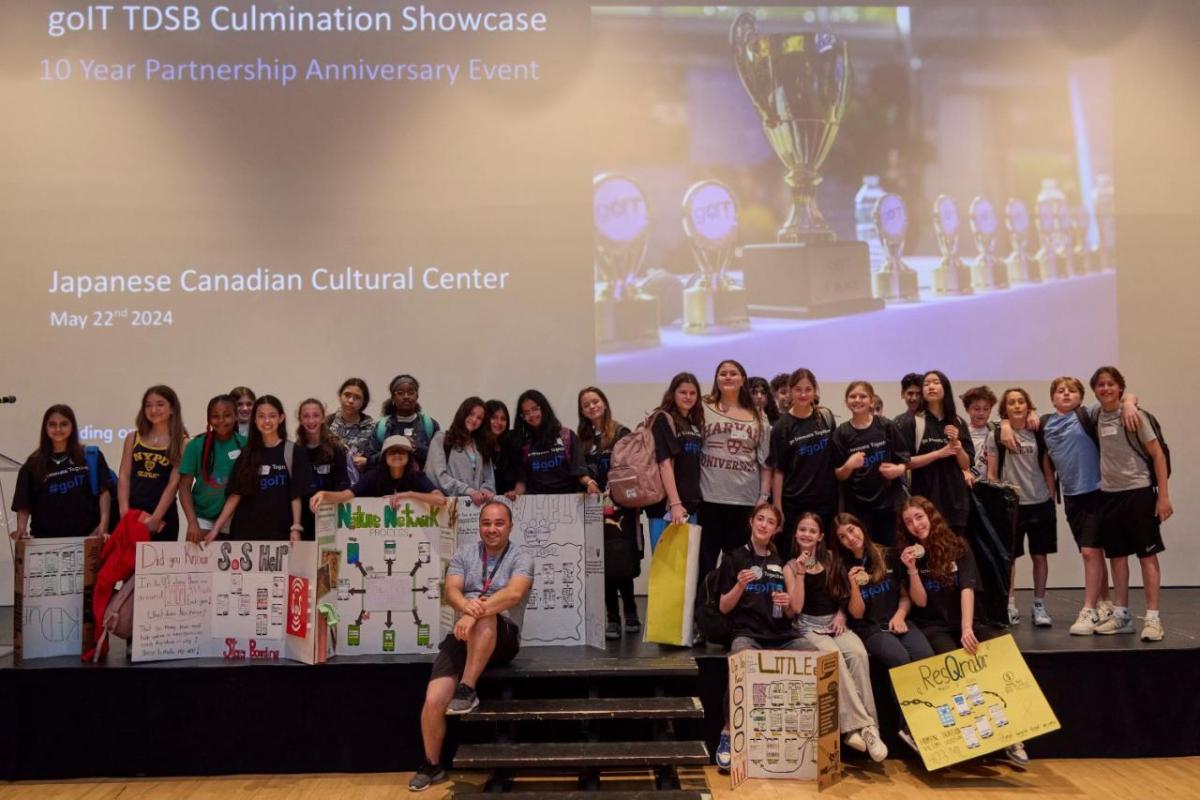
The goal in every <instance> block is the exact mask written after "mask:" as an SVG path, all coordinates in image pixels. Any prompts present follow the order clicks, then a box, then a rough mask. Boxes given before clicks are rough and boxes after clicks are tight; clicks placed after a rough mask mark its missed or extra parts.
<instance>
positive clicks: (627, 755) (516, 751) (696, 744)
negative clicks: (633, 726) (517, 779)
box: [454, 741, 709, 769]
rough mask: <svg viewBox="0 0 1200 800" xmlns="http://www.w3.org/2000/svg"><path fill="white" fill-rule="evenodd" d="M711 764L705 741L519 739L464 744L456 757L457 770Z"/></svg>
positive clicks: (455, 766)
mask: <svg viewBox="0 0 1200 800" xmlns="http://www.w3.org/2000/svg"><path fill="white" fill-rule="evenodd" d="M707 763H709V758H708V748H706V747H705V746H704V742H700V741H683V742H516V743H512V744H494V743H493V744H464V745H463V746H462V747H460V748H458V753H457V754H456V755H455V756H454V768H455V769H494V768H497V767H514V768H524V769H559V768H564V767H594V768H597V769H604V768H619V767H658V766H664V765H667V764H673V765H675V766H692V765H696V766H703V765H705V764H707Z"/></svg>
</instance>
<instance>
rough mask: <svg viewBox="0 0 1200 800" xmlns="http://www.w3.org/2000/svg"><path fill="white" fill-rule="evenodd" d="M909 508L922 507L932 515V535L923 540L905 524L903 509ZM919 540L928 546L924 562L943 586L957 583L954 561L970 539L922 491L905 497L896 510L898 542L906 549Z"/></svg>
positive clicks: (928, 515) (930, 532)
mask: <svg viewBox="0 0 1200 800" xmlns="http://www.w3.org/2000/svg"><path fill="white" fill-rule="evenodd" d="M910 508H919V509H921V510H922V511H924V512H925V516H927V517H929V537H928V538H927V539H926V540H925V541H924V542H923V543H922V542H918V541H917V539H916V537H915V536H913V535H912V534H911V533H909V532H908V526H906V525H905V524H904V512H905V511H907V510H908V509H910ZM914 544H920V545H921V546H922V547H924V548H925V559H926V560H925V564H926V565H927V566H928V568H929V574H930V575H932V576H933V578H934V580H936V581H937V582H938V583H940V584H941V585H943V586H950V585H952V584H953V583H954V562H955V561H958V559H960V558H962V557H963V555H965V554H966V552H967V543H966V542H964V541H963V540H962V537H961V536H959V535H958V534H957V533H955V532H954V531H952V530H950V526H949V525H947V524H946V520H945V519H944V518H943V517H942V515H941V512H939V511H938V510H937V506H935V505H934V504H933V503H931V502H929V501H928V500H926V499H925V498H924V497H921V496H920V495H913V496H912V497H910V498H908V499H907V500H905V501H904V503H903V504H902V505H901V506H900V511H899V512H898V513H897V514H896V546H897V547H898V548H900V549H904V548H905V547H908V546H910V545H914Z"/></svg>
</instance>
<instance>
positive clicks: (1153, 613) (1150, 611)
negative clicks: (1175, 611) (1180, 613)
mask: <svg viewBox="0 0 1200 800" xmlns="http://www.w3.org/2000/svg"><path fill="white" fill-rule="evenodd" d="M1152 619H1158V609H1157V608H1147V609H1146V621H1147V622H1149V621H1150V620H1152Z"/></svg>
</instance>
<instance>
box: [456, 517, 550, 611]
mask: <svg viewBox="0 0 1200 800" xmlns="http://www.w3.org/2000/svg"><path fill="white" fill-rule="evenodd" d="M493 569H495V571H496V574H495V575H494V576H493V577H492V583H491V585H490V586H489V587H488V594H489V595H492V594H495V593H496V592H498V591H499V590H501V589H503V588H504V587H505V586H507V585H508V582H509V581H510V580H512V578H513V576H514V575H524V576H525V577H527V578H529V580H530V581H532V580H533V552H532V551H530V550H526V549H525V548H524V547H523V546H522V545H519V544H517V543H516V542H514V541H512V540H511V539H510V540H509V543H508V551H507V552H505V553H504V554H503V555H502V556H501V558H500V563H499V565H497V564H496V559H494V558H492V557H491V556H489V557H488V572H489V573H491V571H492V570H493ZM451 575H461V576H462V579H463V596H464V597H466V598H467V599H468V600H469V599H473V598H476V597H479V593H480V592H481V591H483V582H484V580H485V579H486V578H487V576H486V575H484V574H483V542H481V541H478V540H476V541H474V542H471V543H470V544H464V545H460V546H459V548H458V549H457V550H455V551H454V557H453V558H452V559H450V567H449V569H447V570H446V576H447V577H449V576H451ZM527 599H528V598H525V599H523V600H522V601H521V602H519V603H517V604H516V605H515V606H513V607H512V608H509V609H506V610H505V611H501V612H500V616H502V617H504V618H505V619H507V620H508V621H509V622H511V623H512V624H514V625H516V626H517V627H518V628H520V627H521V623H522V622H524V621H525V601H526V600H527Z"/></svg>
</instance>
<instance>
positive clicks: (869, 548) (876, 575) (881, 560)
mask: <svg viewBox="0 0 1200 800" xmlns="http://www.w3.org/2000/svg"><path fill="white" fill-rule="evenodd" d="M843 525H853V526H854V527H856V528H858V529H859V531H861V532H862V537H863V558H864V559H865V560H866V562H867V563H866V564H865V565H864V566H865V567H866V570H867V574H868V575H870V576H871V583H879V582H880V581H882V580H883V579H884V577H886V576H887V550H886V549H885V548H883V547H881V546H880V545H878V544H876V543H875V542H874V541H872V540H871V537H870V535H869V534H868V533H867V529H866V527H864V526H863V524H862V522H861V521H860V520H859V518H858V517H856V516H854V515H853V514H846V513H842V514H838V515H837V516H836V517H834V518H833V534H834V535H833V555H834V558H835V559H836V564H837V570H838V572H840V573H841V574H843V575H845V574H846V573H847V572H849V571H850V568H851V567H856V566H858V564H857V561H858V559H856V558H855V557H854V553H852V552H850V550H849V549H848V548H847V547H846V546H845V545H843V544H842V540H841V539H839V538H838V536H837V532H838V530H839V529H840V528H841V527H842V526H843Z"/></svg>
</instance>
